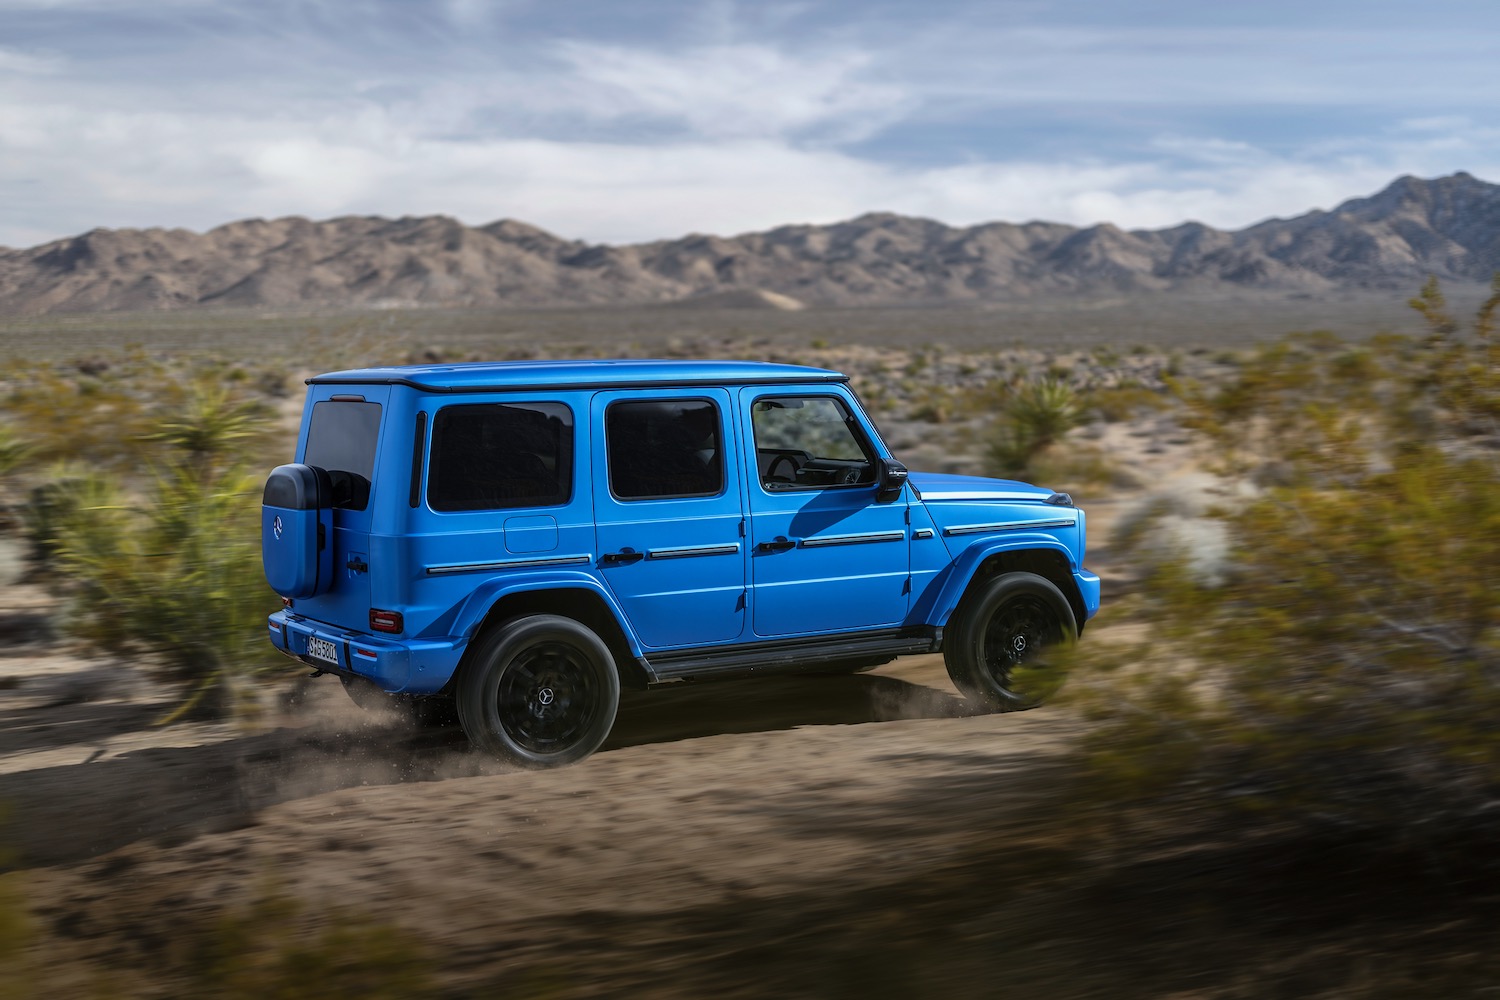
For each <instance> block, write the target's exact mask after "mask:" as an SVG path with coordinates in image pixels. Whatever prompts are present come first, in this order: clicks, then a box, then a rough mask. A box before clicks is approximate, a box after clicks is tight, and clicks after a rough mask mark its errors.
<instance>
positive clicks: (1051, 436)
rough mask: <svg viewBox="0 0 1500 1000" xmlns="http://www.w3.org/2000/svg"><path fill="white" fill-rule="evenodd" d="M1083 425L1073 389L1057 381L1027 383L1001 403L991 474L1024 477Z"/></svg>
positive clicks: (992, 445) (991, 449)
mask: <svg viewBox="0 0 1500 1000" xmlns="http://www.w3.org/2000/svg"><path fill="white" fill-rule="evenodd" d="M1082 422H1083V406H1082V404H1081V402H1080V400H1079V398H1078V394H1077V393H1076V392H1075V391H1074V390H1073V388H1072V386H1070V385H1068V384H1067V383H1066V382H1062V381H1059V380H1057V379H1052V378H1047V379H1043V380H1041V381H1039V382H1027V383H1023V384H1022V385H1020V386H1019V387H1018V388H1015V389H1013V390H1011V391H1010V393H1009V394H1008V395H1007V396H1006V397H1005V398H1004V400H1003V402H1002V403H1001V408H1000V417H999V419H998V420H997V421H996V424H995V428H994V431H993V432H992V435H991V438H990V445H989V455H988V458H989V465H990V471H992V472H994V473H995V474H997V475H1001V476H1015V477H1023V476H1025V475H1027V473H1028V472H1029V471H1030V469H1031V464H1032V462H1033V461H1034V460H1035V459H1036V458H1037V456H1038V455H1040V454H1041V453H1042V451H1043V450H1045V449H1046V448H1047V447H1048V446H1050V445H1052V444H1054V443H1056V442H1057V441H1060V440H1061V439H1062V437H1063V436H1064V435H1065V434H1067V433H1068V431H1070V430H1072V429H1073V428H1075V427H1077V426H1079V425H1080V424H1081V423H1082Z"/></svg>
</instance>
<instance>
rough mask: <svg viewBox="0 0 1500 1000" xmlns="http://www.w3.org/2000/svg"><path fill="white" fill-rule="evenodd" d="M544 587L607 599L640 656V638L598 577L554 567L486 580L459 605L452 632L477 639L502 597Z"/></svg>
mask: <svg viewBox="0 0 1500 1000" xmlns="http://www.w3.org/2000/svg"><path fill="white" fill-rule="evenodd" d="M543 590H587V591H588V592H590V593H591V594H593V595H595V596H596V597H598V598H599V599H600V600H601V601H603V602H604V606H605V607H606V608H607V609H608V610H609V613H610V615H611V616H612V617H613V618H614V620H615V624H616V625H617V626H619V629H620V634H621V635H623V636H624V637H625V643H626V645H627V646H628V647H629V648H630V653H631V655H632V656H641V655H642V647H641V641H640V639H639V638H637V637H636V634H635V630H634V629H632V628H631V627H630V623H629V621H628V620H627V619H626V618H625V614H624V612H623V611H622V610H621V609H620V605H619V602H617V601H616V600H615V598H614V595H613V594H611V593H610V592H609V590H608V589H607V588H606V587H605V586H604V585H603V584H601V583H600V582H599V581H598V579H596V578H595V577H593V576H592V575H590V574H588V573H581V572H578V571H576V570H572V571H570V570H551V571H547V572H542V573H527V574H525V575H524V576H516V575H513V574H512V575H506V576H500V577H495V578H493V579H490V580H486V581H485V582H484V583H481V584H480V585H479V586H477V587H475V588H474V590H473V591H472V592H471V593H470V594H469V596H468V597H467V598H466V599H465V600H464V602H463V604H462V605H461V606H460V607H459V609H458V613H457V615H456V617H455V618H454V621H453V625H452V634H453V635H459V636H463V637H464V642H465V643H467V642H468V641H469V640H471V639H473V638H474V634H475V632H477V631H478V629H479V626H480V625H481V624H482V623H483V622H484V619H485V617H486V616H488V615H489V613H490V610H491V609H492V608H493V607H494V606H495V605H496V604H497V603H499V602H500V601H501V600H503V599H505V598H506V597H509V596H511V595H513V594H524V593H535V592H537V591H543Z"/></svg>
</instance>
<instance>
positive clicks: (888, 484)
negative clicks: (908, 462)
mask: <svg viewBox="0 0 1500 1000" xmlns="http://www.w3.org/2000/svg"><path fill="white" fill-rule="evenodd" d="M905 485H906V466H904V465H902V464H901V463H900V462H898V461H896V460H895V459H892V458H882V459H881V460H880V479H879V485H878V488H877V489H876V491H875V502H876V503H890V502H891V501H892V500H894V499H896V498H897V497H898V496H900V495H901V488H902V487H903V486H905Z"/></svg>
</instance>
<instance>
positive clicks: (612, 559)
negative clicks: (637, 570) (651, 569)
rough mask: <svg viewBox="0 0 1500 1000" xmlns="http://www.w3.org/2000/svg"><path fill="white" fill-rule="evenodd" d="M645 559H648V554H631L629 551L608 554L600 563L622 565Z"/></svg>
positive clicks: (601, 558) (605, 554)
mask: <svg viewBox="0 0 1500 1000" xmlns="http://www.w3.org/2000/svg"><path fill="white" fill-rule="evenodd" d="M644 558H646V553H644V552H630V551H628V550H627V551H625V552H606V553H604V555H602V556H600V557H599V561H600V562H604V563H609V564H611V565H619V564H621V563H633V562H637V561H639V560H641V559H644Z"/></svg>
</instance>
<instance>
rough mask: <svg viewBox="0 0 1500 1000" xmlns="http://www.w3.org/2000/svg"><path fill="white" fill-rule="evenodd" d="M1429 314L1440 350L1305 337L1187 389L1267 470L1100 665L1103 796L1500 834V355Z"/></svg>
mask: <svg viewBox="0 0 1500 1000" xmlns="http://www.w3.org/2000/svg"><path fill="white" fill-rule="evenodd" d="M1435 291H1436V289H1435V288H1433V289H1431V292H1435ZM1421 301H1422V302H1423V303H1424V304H1426V305H1427V306H1429V308H1431V307H1432V306H1433V305H1434V299H1433V297H1432V295H1431V293H1429V294H1428V296H1427V297H1425V298H1424V299H1423V300H1421ZM1437 304H1439V305H1440V299H1439V300H1437ZM1428 315H1429V319H1430V320H1433V322H1432V327H1433V335H1432V336H1431V337H1429V338H1428V340H1427V342H1425V343H1422V344H1415V343H1412V342H1408V341H1403V340H1399V339H1393V338H1388V339H1386V340H1383V341H1377V342H1372V343H1371V344H1369V345H1367V346H1362V347H1351V346H1350V345H1347V344H1343V343H1340V342H1338V341H1336V340H1335V339H1332V338H1329V337H1322V336H1320V337H1315V338H1293V339H1290V340H1287V341H1284V342H1282V343H1279V344H1275V345H1271V346H1269V347H1266V348H1264V349H1262V350H1260V351H1258V352H1257V353H1256V354H1255V355H1254V356H1253V357H1251V358H1249V359H1247V361H1246V363H1245V365H1244V366H1243V367H1242V368H1241V369H1240V370H1239V371H1238V372H1237V373H1236V375H1235V377H1234V378H1233V380H1232V381H1230V382H1228V383H1226V384H1224V385H1222V386H1218V387H1213V388H1205V387H1201V386H1200V387H1196V388H1193V389H1189V390H1187V391H1186V393H1185V398H1186V400H1187V402H1188V403H1189V405H1190V406H1191V408H1192V413H1193V420H1194V422H1195V425H1196V426H1197V427H1198V428H1199V429H1200V430H1201V431H1202V432H1203V433H1205V434H1207V435H1208V436H1209V438H1210V439H1211V440H1212V441H1213V442H1214V443H1215V445H1216V448H1217V451H1218V454H1219V455H1220V456H1221V457H1222V459H1223V463H1222V467H1221V471H1222V472H1224V473H1225V474H1230V475H1237V476H1242V477H1245V478H1248V479H1251V480H1254V481H1256V482H1259V483H1260V484H1261V485H1260V488H1259V489H1258V490H1257V491H1254V492H1252V493H1249V494H1246V498H1245V499H1243V500H1241V501H1240V502H1239V503H1236V504H1232V505H1226V507H1225V508H1224V509H1222V510H1220V511H1218V512H1217V516H1218V517H1219V518H1220V519H1221V520H1222V521H1223V523H1224V525H1225V527H1226V529H1227V533H1228V538H1229V543H1230V544H1229V553H1228V558H1227V560H1226V569H1225V572H1224V573H1223V575H1222V578H1221V579H1220V580H1219V581H1218V582H1217V585H1216V586H1205V585H1204V582H1203V580H1202V578H1201V577H1200V576H1197V575H1195V574H1193V573H1191V572H1190V571H1189V569H1188V562H1189V560H1188V559H1187V558H1186V555H1187V554H1184V558H1181V559H1177V560H1168V561H1166V562H1164V563H1163V564H1161V566H1160V568H1159V569H1158V570H1157V571H1156V572H1155V573H1154V574H1153V575H1152V576H1151V577H1150V579H1149V581H1148V587H1147V594H1148V595H1149V599H1148V606H1147V609H1146V614H1147V617H1148V619H1149V620H1150V623H1151V624H1150V634H1151V641H1150V643H1149V644H1142V645H1140V646H1137V647H1134V648H1131V649H1121V650H1118V651H1116V653H1115V654H1113V655H1105V656H1102V657H1101V660H1102V661H1105V662H1106V663H1107V665H1111V666H1114V667H1115V668H1116V669H1117V672H1118V673H1119V674H1120V675H1122V676H1121V677H1120V678H1119V679H1118V680H1117V681H1116V682H1115V683H1112V684H1106V685H1103V686H1101V687H1098V688H1094V689H1092V691H1091V692H1089V693H1088V694H1086V695H1085V696H1084V700H1085V703H1087V704H1089V705H1090V706H1091V710H1092V711H1094V712H1095V713H1096V714H1097V715H1098V716H1100V717H1102V718H1103V719H1105V720H1108V721H1107V724H1106V725H1104V726H1103V727H1102V728H1101V729H1100V730H1099V733H1098V737H1097V741H1096V742H1095V744H1094V758H1093V762H1094V765H1095V774H1096V776H1097V778H1098V780H1099V786H1098V787H1099V789H1100V790H1101V791H1100V794H1103V795H1104V796H1105V797H1106V798H1116V799H1126V800H1138V801H1151V802H1156V803H1160V802H1161V801H1162V800H1171V799H1176V800H1178V801H1180V802H1182V803H1183V804H1185V805H1191V806H1192V807H1194V808H1197V809H1200V810H1201V809H1203V808H1205V807H1209V808H1216V809H1227V810H1232V811H1234V812H1236V813H1237V814H1239V815H1240V816H1242V817H1244V818H1247V819H1253V820H1258V821H1260V822H1271V823H1285V822H1295V823H1298V824H1301V825H1303V826H1305V827H1309V828H1313V827H1316V828H1321V829H1325V830H1328V831H1333V832H1338V833H1340V834H1342V835H1349V834H1357V835H1358V836H1360V837H1362V838H1365V839H1367V840H1368V839H1371V838H1378V837H1382V836H1389V837H1392V838H1396V839H1399V840H1401V841H1403V842H1404V843H1412V842H1421V843H1423V844H1427V845H1436V844H1439V843H1443V842H1449V841H1452V840H1462V839H1463V838H1466V837H1470V838H1472V837H1474V836H1479V835H1480V834H1479V833H1477V832H1476V831H1479V830H1483V829H1488V828H1490V827H1492V826H1493V823H1494V819H1495V817H1494V815H1493V813H1494V810H1493V803H1494V802H1495V800H1496V797H1497V795H1500V731H1497V730H1496V729H1495V727H1494V725H1493V719H1494V718H1495V712H1496V710H1497V709H1500V588H1496V587H1495V586H1494V567H1495V565H1496V564H1497V561H1500V459H1497V457H1496V454H1495V452H1494V451H1493V450H1492V449H1488V448H1485V447H1480V446H1477V445H1476V443H1475V441H1474V438H1473V433H1474V431H1473V428H1474V426H1475V425H1476V424H1482V423H1483V417H1484V415H1486V414H1489V413H1492V412H1493V409H1494V407H1495V406H1496V405H1497V403H1500V385H1497V384H1496V383H1495V380H1494V378H1493V377H1492V374H1486V373H1484V372H1481V371H1479V369H1480V368H1484V367H1486V366H1488V368H1489V369H1490V372H1491V373H1493V372H1494V371H1496V370H1500V353H1497V345H1496V344H1495V343H1494V341H1493V337H1492V336H1491V333H1490V332H1489V331H1486V330H1485V329H1484V328H1483V326H1482V324H1481V325H1480V326H1479V327H1478V328H1477V329H1476V331H1475V334H1476V335H1475V336H1473V337H1472V338H1459V337H1458V336H1457V328H1456V325H1454V324H1452V323H1451V321H1450V320H1447V319H1446V317H1445V316H1439V317H1437V318H1436V319H1435V320H1434V317H1433V315H1432V314H1428ZM1482 318H1483V314H1481V319H1482ZM1455 379H1467V381H1466V382H1465V383H1464V384H1463V385H1461V386H1460V385H1455V384H1454V380H1455ZM1251 825H1252V826H1253V825H1254V824H1251Z"/></svg>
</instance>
